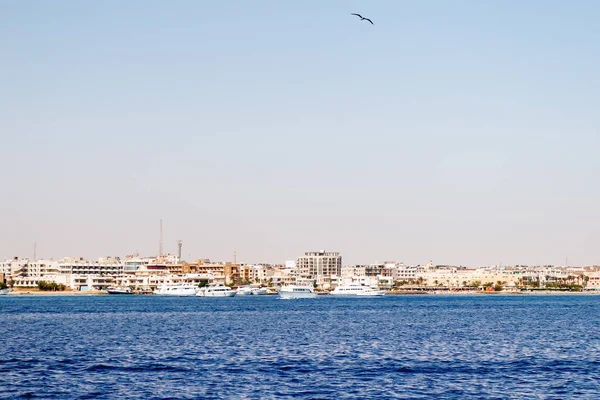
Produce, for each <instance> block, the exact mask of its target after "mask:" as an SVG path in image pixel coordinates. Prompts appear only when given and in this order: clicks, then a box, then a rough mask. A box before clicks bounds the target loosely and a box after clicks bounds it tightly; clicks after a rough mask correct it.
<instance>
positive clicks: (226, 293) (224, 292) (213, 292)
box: [196, 283, 236, 297]
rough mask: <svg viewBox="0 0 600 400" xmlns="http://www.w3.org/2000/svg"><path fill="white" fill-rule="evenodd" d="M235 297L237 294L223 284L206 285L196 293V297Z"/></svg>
mask: <svg viewBox="0 0 600 400" xmlns="http://www.w3.org/2000/svg"><path fill="white" fill-rule="evenodd" d="M235 295H236V292H234V291H233V290H231V288H230V287H228V286H225V285H223V284H222V283H212V284H209V285H206V286H204V287H203V288H201V289H200V290H199V291H198V293H196V296H198V297H233V296H235Z"/></svg>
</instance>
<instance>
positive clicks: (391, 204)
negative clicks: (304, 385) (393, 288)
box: [0, 0, 600, 267]
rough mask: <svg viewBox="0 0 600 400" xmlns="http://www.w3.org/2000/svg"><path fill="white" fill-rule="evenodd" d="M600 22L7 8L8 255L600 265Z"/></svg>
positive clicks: (291, 9)
mask: <svg viewBox="0 0 600 400" xmlns="http://www.w3.org/2000/svg"><path fill="white" fill-rule="evenodd" d="M355 12H356V13H361V14H363V15H364V16H367V17H369V18H371V19H372V20H373V22H374V23H375V25H371V24H369V23H367V22H364V21H363V22H361V21H360V20H359V19H358V18H357V17H354V16H352V15H350V13H355ZM599 20H600V2H597V1H593V0H590V1H583V0H579V1H577V0H576V1H571V2H564V1H558V0H528V1H520V0H502V1H501V0H493V1H485V2H484V1H475V0H472V1H468V0H456V1H451V2H450V1H442V0H439V1H435V0H424V1H418V2H416V1H398V0H390V1H383V0H382V1H348V0H343V1H342V0H338V1H335V0H330V1H321V0H305V1H301V2H300V1H279V0H257V1H252V2H250V1H228V0H223V1H218V2H215V1H212V2H209V1H192V0H190V1H181V0H174V1H169V2H165V1H152V0H144V1H141V0H138V1H136V0H132V1H127V2H123V1H116V0H105V1H101V2H98V1H91V0H84V1H75V0H73V1H49V0H47V1H29V0H0V55H1V56H0V171H2V172H1V173H0V177H1V178H0V183H1V184H2V196H1V199H0V210H1V211H0V212H1V214H0V217H1V218H0V258H8V257H13V256H20V257H32V256H33V247H34V242H35V243H37V257H38V258H50V257H53V258H55V259H56V258H60V257H64V256H82V257H88V258H97V257H100V256H107V255H112V256H116V255H118V256H124V255H127V254H132V253H135V252H139V253H140V254H142V255H154V254H156V253H157V251H158V247H159V221H160V219H161V218H162V220H163V242H164V250H165V252H171V253H176V252H177V240H183V256H184V258H185V259H188V260H191V259H195V258H210V259H211V260H224V261H227V260H231V259H232V253H233V251H234V250H235V251H236V252H237V260H238V261H244V262H270V263H283V262H284V261H285V260H286V259H295V258H297V257H298V256H300V255H302V254H303V253H304V252H307V251H316V250H320V249H324V250H327V251H339V252H341V254H342V256H343V263H344V264H358V263H371V262H375V261H383V260H395V261H398V262H400V261H402V262H405V263H409V264H425V263H427V262H428V261H429V260H432V261H433V262H434V263H437V264H453V265H463V266H473V267H474V266H484V265H495V264H502V265H514V264H554V265H562V264H564V263H565V262H568V263H569V265H588V264H600V251H599V248H600V247H599V244H600V223H599V222H600V183H599V180H598V176H599V173H600V157H599V156H598V152H599V149H600V112H598V110H600V69H599V68H598V66H599V65H600V40H599V39H600V24H599V23H598V21H599ZM567 259H568V261H567Z"/></svg>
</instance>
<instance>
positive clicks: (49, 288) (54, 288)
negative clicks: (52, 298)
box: [38, 281, 67, 292]
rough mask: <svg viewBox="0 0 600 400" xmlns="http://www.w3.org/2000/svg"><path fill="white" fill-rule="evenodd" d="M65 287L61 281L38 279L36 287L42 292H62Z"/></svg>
mask: <svg viewBox="0 0 600 400" xmlns="http://www.w3.org/2000/svg"><path fill="white" fill-rule="evenodd" d="M66 288H67V287H66V286H65V285H63V284H62V283H56V282H46V281H39V282H38V289H40V290H41V291H43V292H63V291H64V290H65V289H66Z"/></svg>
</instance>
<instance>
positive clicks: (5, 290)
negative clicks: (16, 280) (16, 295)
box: [0, 289, 10, 295]
mask: <svg viewBox="0 0 600 400" xmlns="http://www.w3.org/2000/svg"><path fill="white" fill-rule="evenodd" d="M9 293H10V289H2V290H0V295H7V294H9Z"/></svg>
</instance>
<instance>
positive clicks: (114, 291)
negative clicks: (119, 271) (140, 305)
mask: <svg viewBox="0 0 600 400" xmlns="http://www.w3.org/2000/svg"><path fill="white" fill-rule="evenodd" d="M106 291H107V292H108V294H133V292H132V291H131V289H130V288H128V287H126V286H125V287H108V288H106Z"/></svg>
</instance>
